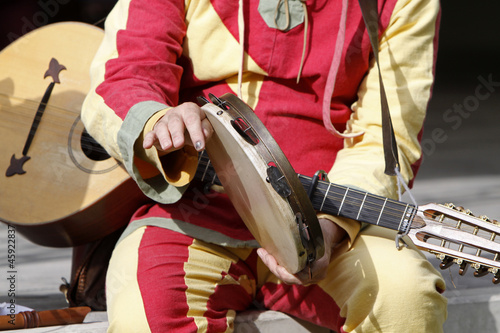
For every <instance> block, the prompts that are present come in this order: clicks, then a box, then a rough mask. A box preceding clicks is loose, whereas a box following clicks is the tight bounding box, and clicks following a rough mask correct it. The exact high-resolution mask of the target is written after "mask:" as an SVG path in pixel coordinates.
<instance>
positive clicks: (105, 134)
mask: <svg viewBox="0 0 500 333" xmlns="http://www.w3.org/2000/svg"><path fill="white" fill-rule="evenodd" d="M183 8H184V1H180V0H179V1H178V0H169V1H147V2H146V1H145V2H144V3H141V1H132V2H130V1H122V0H120V1H118V3H117V5H116V6H115V8H114V9H113V11H112V12H111V13H110V14H109V16H108V18H107V21H106V30H105V38H104V40H103V42H102V44H101V46H100V48H99V50H98V52H97V54H96V56H95V59H94V61H93V63H92V66H91V79H92V80H91V89H90V92H89V94H88V95H87V98H86V99H85V102H84V105H83V108H82V120H83V122H84V124H85V127H86V129H87V130H88V131H89V133H90V134H91V135H92V136H93V137H94V138H95V139H96V140H97V141H98V142H99V143H100V144H101V145H103V147H104V148H105V149H106V150H107V151H108V153H110V154H111V155H112V156H113V157H114V158H116V159H118V160H119V161H121V162H123V164H124V166H125V167H126V168H127V171H128V172H129V173H130V174H131V176H132V177H133V178H134V179H135V180H136V181H137V183H138V184H139V186H140V187H141V189H142V190H143V191H144V192H145V194H147V195H148V196H150V197H152V198H153V199H155V200H157V201H160V202H172V201H175V200H177V199H178V198H179V197H180V196H181V194H182V192H183V190H184V188H185V186H184V185H186V184H187V183H188V181H189V180H190V178H191V173H190V172H191V171H193V170H194V169H195V168H196V166H194V169H193V159H194V165H195V164H196V161H197V158H196V156H197V154H196V152H193V151H192V149H190V148H188V147H186V148H185V149H182V150H179V151H177V152H176V153H174V154H172V156H171V157H172V158H171V160H175V162H176V163H169V164H167V163H162V160H161V159H160V158H159V156H158V154H157V151H156V150H155V149H150V150H144V149H143V148H142V138H143V133H144V131H145V130H146V131H147V130H149V129H151V128H152V126H153V125H154V124H155V123H156V121H157V120H158V119H159V118H160V117H161V116H162V115H163V114H165V113H166V112H167V110H169V109H170V108H171V107H170V106H174V105H177V103H178V91H179V85H180V79H181V75H182V68H181V66H179V65H178V64H177V63H176V62H177V59H178V58H179V57H180V55H181V54H182V43H183V38H184V35H185V31H186V26H185V21H184V9H183ZM165 15H168V19H167V18H166V17H165ZM141 16H147V18H148V19H147V22H149V24H147V25H145V24H143V23H142V22H144V19H143V18H142V17H141ZM163 162H164V161H163ZM166 165H168V167H165V166H166ZM181 170H186V171H184V172H181ZM170 183H172V184H174V185H175V186H170Z"/></svg>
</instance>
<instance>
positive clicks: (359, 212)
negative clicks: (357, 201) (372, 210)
mask: <svg viewBox="0 0 500 333" xmlns="http://www.w3.org/2000/svg"><path fill="white" fill-rule="evenodd" d="M367 195H368V192H365V196H364V197H363V201H362V202H361V206H359V211H358V216H356V220H359V215H361V211H362V210H363V206H364V204H365V200H366V196H367Z"/></svg>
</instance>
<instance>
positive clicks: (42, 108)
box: [0, 22, 145, 247]
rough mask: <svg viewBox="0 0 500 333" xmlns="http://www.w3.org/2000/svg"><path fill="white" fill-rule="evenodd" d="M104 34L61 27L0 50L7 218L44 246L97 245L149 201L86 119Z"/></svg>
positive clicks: (0, 156) (0, 153)
mask: <svg viewBox="0 0 500 333" xmlns="http://www.w3.org/2000/svg"><path fill="white" fill-rule="evenodd" d="M103 36H104V32H103V30H102V29H100V28H97V27H94V26H92V25H88V24H84V23H79V22H63V23H56V24H52V25H47V26H44V27H41V28H39V29H36V30H33V31H32V32H30V33H28V34H26V35H24V36H23V37H22V38H19V39H17V40H16V41H15V42H13V43H12V44H10V45H9V46H8V47H6V48H5V49H3V50H2V51H1V52H0V133H1V139H2V144H1V145H0V169H1V170H0V220H1V221H2V222H5V223H9V224H11V225H13V226H16V229H17V231H19V232H20V233H21V234H23V235H25V236H26V237H27V238H28V239H30V240H31V241H33V242H34V243H37V244H40V245H45V246H54V247H63V246H76V245H79V244H84V243H87V242H90V241H92V240H96V239H98V238H100V237H102V236H104V235H106V234H109V233H111V232H112V231H114V230H117V229H118V228H120V227H122V226H123V225H124V223H125V222H124V221H126V220H127V219H128V218H129V217H130V215H131V214H132V213H133V211H134V207H137V204H138V203H140V202H141V201H144V200H145V197H144V196H143V195H142V194H141V193H139V191H137V190H136V185H135V183H134V182H133V180H131V179H130V177H129V176H128V174H127V172H126V171H125V170H124V168H123V167H122V166H121V165H120V164H119V163H117V162H116V161H115V160H114V159H112V158H110V156H109V155H107V154H105V153H104V152H103V151H102V148H100V147H99V146H98V145H97V144H96V143H95V142H93V140H92V139H91V138H90V136H88V134H87V133H86V132H85V129H84V127H83V124H82V122H81V121H80V110H81V105H82V103H83V100H84V98H85V95H86V94H87V92H88V90H89V89H90V78H89V73H88V72H89V68H90V63H91V61H92V59H93V57H94V55H95V53H96V51H97V48H98V47H99V45H100V42H101V40H102V38H103ZM110 194H111V196H110ZM132 203H135V204H132ZM115 214H116V215H115Z"/></svg>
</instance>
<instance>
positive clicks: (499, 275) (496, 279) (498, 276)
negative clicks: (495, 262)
mask: <svg viewBox="0 0 500 333" xmlns="http://www.w3.org/2000/svg"><path fill="white" fill-rule="evenodd" d="M493 273H494V275H493V279H492V280H491V282H493V284H498V283H500V270H498V269H497V270H496V271H495V272H493Z"/></svg>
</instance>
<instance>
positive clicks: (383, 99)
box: [358, 0, 399, 176]
mask: <svg viewBox="0 0 500 333" xmlns="http://www.w3.org/2000/svg"><path fill="white" fill-rule="evenodd" d="M358 1H359V6H360V7H361V13H362V15H363V20H364V21H365V25H366V29H367V31H368V36H369V37H370V43H371V45H372V49H373V54H374V56H375V61H376V63H377V68H378V77H379V82H380V104H381V108H382V140H383V145H384V158H385V171H384V172H385V174H386V175H389V176H395V175H396V169H399V158H398V145H397V143H396V137H395V136H394V129H393V126H392V121H391V114H390V112H389V103H388V102H387V96H386V93H385V88H384V82H383V80H382V73H381V71H380V64H379V56H378V8H377V0H358Z"/></svg>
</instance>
